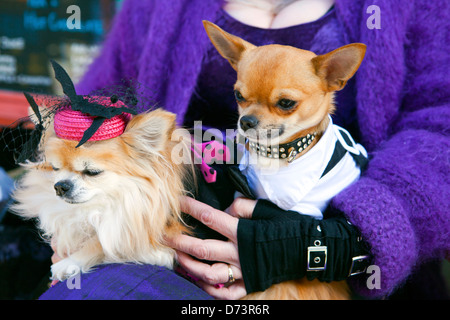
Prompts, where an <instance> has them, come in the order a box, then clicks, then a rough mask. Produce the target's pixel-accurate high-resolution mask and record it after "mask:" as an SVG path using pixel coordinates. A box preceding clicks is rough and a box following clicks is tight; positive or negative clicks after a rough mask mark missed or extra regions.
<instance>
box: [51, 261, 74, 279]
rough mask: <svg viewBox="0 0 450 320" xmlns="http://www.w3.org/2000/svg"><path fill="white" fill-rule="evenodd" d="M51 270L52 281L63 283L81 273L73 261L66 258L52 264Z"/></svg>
mask: <svg viewBox="0 0 450 320" xmlns="http://www.w3.org/2000/svg"><path fill="white" fill-rule="evenodd" d="M51 270H52V280H59V281H64V280H66V279H69V278H71V277H73V276H75V275H77V274H79V273H80V272H81V267H80V266H79V265H78V263H77V262H76V261H75V260H73V259H71V258H66V259H62V260H61V261H58V262H57V263H55V264H53V265H52V266H51Z"/></svg>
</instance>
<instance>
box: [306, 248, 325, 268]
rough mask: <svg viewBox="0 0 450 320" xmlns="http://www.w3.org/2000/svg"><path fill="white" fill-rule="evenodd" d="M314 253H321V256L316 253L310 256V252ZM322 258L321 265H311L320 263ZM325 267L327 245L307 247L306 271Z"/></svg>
mask: <svg viewBox="0 0 450 320" xmlns="http://www.w3.org/2000/svg"><path fill="white" fill-rule="evenodd" d="M314 253H323V256H322V257H319V256H317V255H316V257H311V254H314ZM322 259H324V261H323V266H320V267H314V266H311V264H319V263H321V262H322V261H321V260H322ZM326 268H327V247H326V246H311V247H308V262H307V267H306V270H307V271H323V270H325V269H326Z"/></svg>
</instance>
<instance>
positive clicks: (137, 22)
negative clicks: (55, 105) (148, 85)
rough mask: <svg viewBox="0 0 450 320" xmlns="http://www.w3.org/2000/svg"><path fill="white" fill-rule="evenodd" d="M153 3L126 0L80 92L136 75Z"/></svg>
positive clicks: (85, 75) (96, 88)
mask: <svg viewBox="0 0 450 320" xmlns="http://www.w3.org/2000/svg"><path fill="white" fill-rule="evenodd" d="M152 3H153V1H149V2H147V1H134V0H127V1H124V3H123V5H122V7H121V8H120V10H119V11H118V12H117V14H116V16H115V18H114V21H113V24H112V26H111V29H110V30H109V31H108V33H107V34H106V37H105V39H104V42H103V43H102V46H101V50H100V53H99V55H98V56H97V57H96V58H95V59H94V61H93V62H92V64H91V65H90V66H89V68H88V70H87V71H86V73H85V74H84V75H83V77H82V79H81V80H80V82H79V83H78V84H77V85H76V89H77V93H78V94H89V93H90V92H91V91H93V90H98V89H102V88H105V87H108V86H112V85H116V84H120V83H121V81H122V80H124V79H133V78H136V77H137V67H138V63H137V61H139V56H140V55H141V53H142V47H143V39H145V34H146V30H147V26H148V23H149V20H151V9H152ZM132 61H133V63H130V62H132Z"/></svg>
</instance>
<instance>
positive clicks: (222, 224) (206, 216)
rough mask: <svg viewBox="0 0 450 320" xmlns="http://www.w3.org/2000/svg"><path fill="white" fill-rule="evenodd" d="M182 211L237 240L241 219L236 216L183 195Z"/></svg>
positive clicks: (232, 239) (234, 240)
mask: <svg viewBox="0 0 450 320" xmlns="http://www.w3.org/2000/svg"><path fill="white" fill-rule="evenodd" d="M181 211H183V212H184V213H187V214H189V215H191V216H192V217H194V218H195V219H197V220H199V221H200V222H202V223H203V224H204V225H206V226H208V227H210V228H211V229H213V230H215V231H217V232H219V233H220V234H222V235H224V236H225V237H227V238H228V239H230V240H231V241H233V242H237V225H238V221H239V220H238V219H236V218H235V217H232V216H230V215H229V214H227V213H225V212H223V211H220V210H217V209H214V208H213V207H211V206H209V205H207V204H204V203H202V202H200V201H197V200H195V199H192V198H190V197H187V196H184V197H182V200H181Z"/></svg>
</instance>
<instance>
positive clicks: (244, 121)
mask: <svg viewBox="0 0 450 320" xmlns="http://www.w3.org/2000/svg"><path fill="white" fill-rule="evenodd" d="M258 123H259V121H258V119H257V118H256V117H255V116H243V117H241V120H239V124H240V126H241V129H242V130H244V131H247V130H248V129H254V128H256V126H257V125H258Z"/></svg>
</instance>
